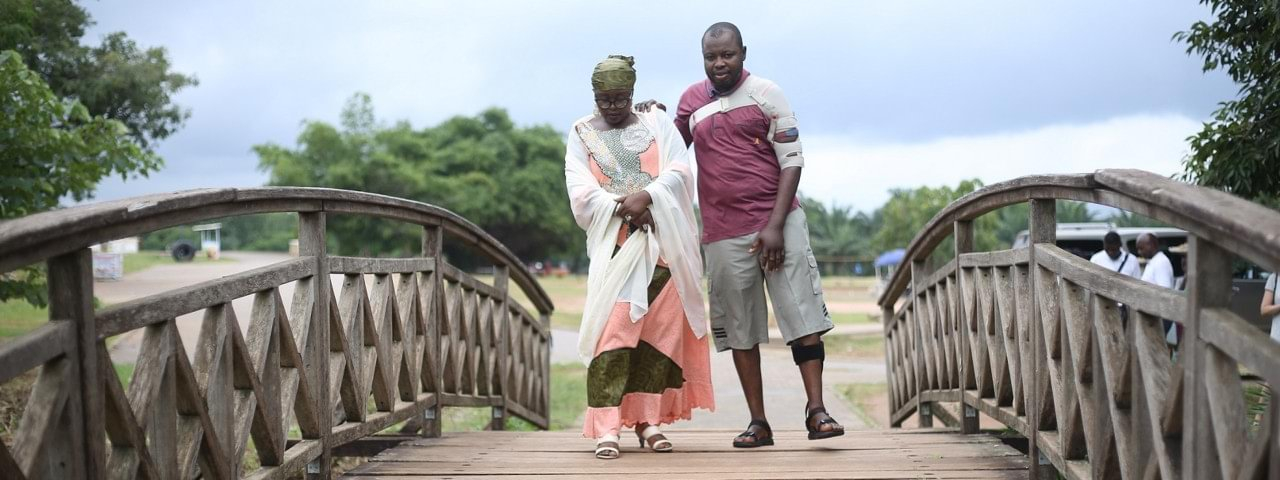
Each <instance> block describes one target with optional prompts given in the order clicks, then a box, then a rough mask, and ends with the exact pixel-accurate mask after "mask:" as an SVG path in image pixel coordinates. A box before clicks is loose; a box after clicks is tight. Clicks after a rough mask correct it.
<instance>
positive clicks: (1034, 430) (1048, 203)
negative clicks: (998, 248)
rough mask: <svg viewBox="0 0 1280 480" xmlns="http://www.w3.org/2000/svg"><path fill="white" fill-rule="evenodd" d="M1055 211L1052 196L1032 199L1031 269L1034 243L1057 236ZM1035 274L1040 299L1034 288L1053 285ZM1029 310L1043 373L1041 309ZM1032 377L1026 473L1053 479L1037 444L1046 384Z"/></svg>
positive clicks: (1033, 285) (1040, 377)
mask: <svg viewBox="0 0 1280 480" xmlns="http://www.w3.org/2000/svg"><path fill="white" fill-rule="evenodd" d="M1057 210H1058V205H1057V202H1056V201H1055V200H1054V199H1051V198H1050V199H1034V200H1031V205H1030V215H1029V218H1028V223H1029V225H1028V230H1029V236H1030V238H1029V240H1030V241H1029V242H1028V243H1029V244H1030V252H1029V254H1028V255H1029V256H1030V261H1029V263H1028V264H1029V265H1030V266H1031V268H1035V266H1036V265H1037V263H1036V244H1040V243H1047V244H1050V245H1052V244H1053V243H1054V242H1056V241H1057V239H1058V218H1057V217H1058V211H1057ZM1035 273H1036V272H1035V271H1032V275H1031V278H1032V283H1031V292H1030V293H1031V297H1030V298H1032V299H1034V298H1039V297H1037V293H1036V292H1037V291H1040V290H1043V289H1049V288H1054V286H1052V285H1040V284H1039V281H1038V280H1036V279H1038V278H1040V276H1039V275H1036V274H1035ZM1032 311H1033V313H1032V315H1031V321H1032V323H1033V325H1032V328H1031V331H1032V334H1031V337H1032V339H1033V340H1034V342H1033V343H1034V344H1035V345H1034V346H1033V347H1032V349H1033V351H1034V352H1035V354H1034V358H1035V362H1034V363H1035V367H1034V368H1035V370H1034V371H1036V372H1043V371H1044V369H1045V368H1046V362H1045V356H1046V354H1047V353H1046V351H1045V345H1044V327H1043V325H1042V324H1041V323H1040V309H1039V308H1033V309H1032ZM1033 378H1034V382H1035V384H1034V385H1032V386H1031V388H1030V389H1027V391H1028V392H1029V393H1025V394H1024V396H1025V398H1026V401H1027V404H1028V405H1027V406H1028V408H1027V433H1028V435H1027V457H1028V459H1029V460H1030V463H1031V465H1032V468H1031V472H1029V473H1030V475H1029V478H1031V479H1032V480H1037V479H1041V478H1049V479H1056V478H1058V472H1057V471H1056V469H1054V468H1053V464H1051V463H1049V461H1048V459H1046V458H1045V456H1044V454H1043V453H1041V452H1040V445H1039V436H1040V435H1039V434H1040V425H1041V423H1042V422H1041V418H1040V415H1041V413H1042V412H1043V411H1044V410H1043V408H1041V406H1042V405H1043V404H1044V401H1045V399H1043V398H1040V396H1041V395H1042V394H1043V393H1044V391H1045V387H1046V385H1045V384H1044V383H1045V376H1044V375H1035V376H1033ZM1024 389H1026V387H1024Z"/></svg>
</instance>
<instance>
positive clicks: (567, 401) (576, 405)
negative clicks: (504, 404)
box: [440, 363, 587, 432]
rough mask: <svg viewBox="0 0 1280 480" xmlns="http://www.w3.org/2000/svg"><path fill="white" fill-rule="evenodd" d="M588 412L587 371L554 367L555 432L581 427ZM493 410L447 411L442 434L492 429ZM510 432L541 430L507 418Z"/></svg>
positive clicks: (572, 365)
mask: <svg viewBox="0 0 1280 480" xmlns="http://www.w3.org/2000/svg"><path fill="white" fill-rule="evenodd" d="M586 409H587V367H585V366H583V365H582V364H579V363H557V364H555V365H552V366H551V430H568V429H571V428H574V427H576V426H578V418H579V417H581V416H582V412H584V411H586ZM490 412H491V410H490V409H489V408H454V407H449V408H445V409H443V411H442V412H441V414H440V415H441V418H442V419H443V424H442V425H441V426H440V428H441V430H443V431H445V432H474V431H477V430H484V429H485V428H486V427H488V425H489V415H490ZM506 428H507V430H517V431H532V430H537V429H538V428H537V427H535V426H534V425H533V424H532V423H529V422H526V421H524V420H521V419H519V418H516V417H514V416H512V417H508V418H507V423H506Z"/></svg>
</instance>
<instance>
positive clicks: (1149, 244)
mask: <svg viewBox="0 0 1280 480" xmlns="http://www.w3.org/2000/svg"><path fill="white" fill-rule="evenodd" d="M1138 255H1142V256H1143V257H1145V258H1146V259H1147V266H1146V267H1144V268H1143V269H1142V281H1144V282H1147V283H1150V284H1154V285H1158V286H1161V287H1164V288H1169V289H1172V288H1173V263H1172V262H1170V261H1169V257H1168V256H1167V255H1165V254H1164V252H1162V251H1160V240H1159V239H1157V238H1156V236H1155V235H1154V234H1152V233H1150V232H1147V233H1144V234H1142V235H1140V236H1138ZM1164 328H1165V336H1164V340H1165V342H1166V343H1168V344H1169V345H1177V344H1178V337H1179V335H1178V329H1177V328H1175V325H1174V324H1173V322H1171V321H1168V320H1165V321H1164Z"/></svg>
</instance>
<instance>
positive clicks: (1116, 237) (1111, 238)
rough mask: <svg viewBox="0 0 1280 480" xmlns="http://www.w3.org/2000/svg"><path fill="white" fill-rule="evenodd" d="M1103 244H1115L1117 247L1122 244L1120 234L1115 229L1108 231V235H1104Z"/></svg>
mask: <svg viewBox="0 0 1280 480" xmlns="http://www.w3.org/2000/svg"><path fill="white" fill-rule="evenodd" d="M1102 244H1103V245H1104V246H1105V245H1115V246H1117V247H1118V246H1120V234H1119V233H1116V232H1114V231H1112V232H1107V234H1106V235H1103V236H1102Z"/></svg>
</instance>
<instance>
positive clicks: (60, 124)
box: [0, 51, 160, 305]
mask: <svg viewBox="0 0 1280 480" xmlns="http://www.w3.org/2000/svg"><path fill="white" fill-rule="evenodd" d="M0 91H2V92H6V93H5V94H4V95H0V112H4V120H3V122H4V123H3V124H2V125H3V128H0V145H3V146H4V148H0V166H2V168H0V170H3V171H4V172H5V174H4V176H2V177H0V219H8V218H15V217H20V216H24V215H29V214H32V213H36V212H39V211H42V210H48V209H50V208H53V207H56V206H57V205H58V201H59V199H61V198H63V197H65V196H71V197H72V198H75V199H76V200H83V199H85V198H88V197H89V196H90V195H91V194H92V193H93V188H94V186H95V185H97V183H98V181H99V180H101V179H102V178H103V177H106V176H108V175H120V176H122V177H128V176H130V175H136V174H140V175H146V174H147V173H149V172H152V171H155V170H156V169H158V168H159V167H160V159H159V158H157V157H156V156H155V155H154V154H152V153H151V152H148V151H145V150H143V149H142V148H141V147H140V146H138V144H137V143H135V142H133V141H132V140H131V139H130V137H129V134H128V129H127V128H126V127H125V126H124V125H123V124H121V123H120V122H119V121H117V120H111V119H108V118H105V117H103V116H100V115H99V116H94V115H90V113H89V111H88V109H86V108H85V107H84V105H82V104H80V103H79V102H77V101H74V100H69V99H63V98H61V97H59V96H58V95H56V94H55V93H54V92H53V90H51V89H50V88H49V86H48V85H46V84H45V83H44V81H43V80H42V79H41V78H40V76H39V75H37V74H36V73H35V72H33V71H31V70H30V69H28V68H27V67H26V65H25V64H23V63H22V59H21V57H20V56H19V55H18V54H17V53H16V52H13V51H3V52H0ZM42 277H43V275H42V274H41V273H40V272H39V271H38V270H36V269H35V268H34V267H33V268H27V269H24V270H22V271H19V272H16V273H11V274H6V275H4V276H3V277H0V300H7V299H10V298H25V299H27V300H28V301H30V302H31V303H34V304H37V305H43V304H44V302H45V300H44V298H45V297H44V287H43V283H41V282H40V279H41V278H42Z"/></svg>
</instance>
